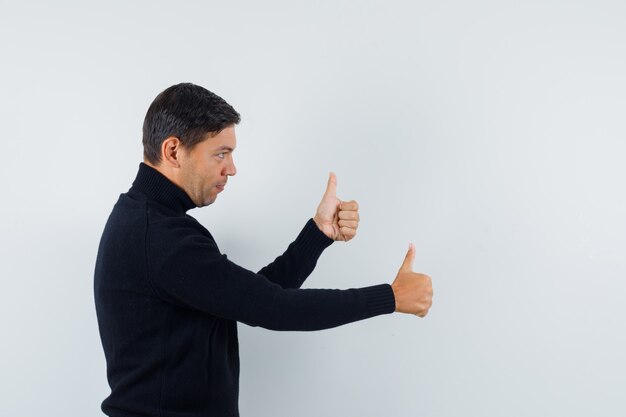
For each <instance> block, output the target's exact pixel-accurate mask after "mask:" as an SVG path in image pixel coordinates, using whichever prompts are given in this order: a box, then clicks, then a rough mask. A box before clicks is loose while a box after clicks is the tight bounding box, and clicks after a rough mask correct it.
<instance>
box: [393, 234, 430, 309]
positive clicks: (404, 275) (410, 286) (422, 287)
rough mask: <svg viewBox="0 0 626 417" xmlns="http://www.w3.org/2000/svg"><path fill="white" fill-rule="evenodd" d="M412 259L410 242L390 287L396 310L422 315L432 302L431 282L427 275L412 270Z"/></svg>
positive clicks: (413, 252) (413, 254) (413, 258)
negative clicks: (394, 298)
mask: <svg viewBox="0 0 626 417" xmlns="http://www.w3.org/2000/svg"><path fill="white" fill-rule="evenodd" d="M414 260H415V245H413V244H412V243H411V244H410V245H409V251H408V252H407V254H406V257H405V258H404V262H403V263H402V266H401V267H400V271H398V275H396V279H395V280H394V281H393V284H391V288H392V289H393V295H394V296H395V297H396V311H397V312H400V313H408V314H415V315H416V316H419V317H424V316H425V315H426V314H428V309H430V306H431V305H432V304H433V284H432V281H431V279H430V277H429V276H428V275H424V274H418V273H417V272H413V261H414Z"/></svg>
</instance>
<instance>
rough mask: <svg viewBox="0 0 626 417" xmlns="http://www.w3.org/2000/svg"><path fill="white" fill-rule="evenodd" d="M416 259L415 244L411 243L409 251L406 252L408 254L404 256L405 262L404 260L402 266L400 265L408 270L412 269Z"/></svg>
mask: <svg viewBox="0 0 626 417" xmlns="http://www.w3.org/2000/svg"><path fill="white" fill-rule="evenodd" d="M414 261H415V245H414V244H412V243H409V251H408V252H407V253H406V256H405V257H404V262H402V266H401V267H400V269H402V270H406V271H412V270H413V262H414Z"/></svg>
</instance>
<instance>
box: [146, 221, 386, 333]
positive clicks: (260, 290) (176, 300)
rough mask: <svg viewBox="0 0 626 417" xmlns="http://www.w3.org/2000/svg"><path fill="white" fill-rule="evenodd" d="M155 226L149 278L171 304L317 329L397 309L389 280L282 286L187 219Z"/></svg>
mask: <svg viewBox="0 0 626 417" xmlns="http://www.w3.org/2000/svg"><path fill="white" fill-rule="evenodd" d="M154 227H157V229H156V230H152V231H151V232H150V233H149V238H148V242H147V243H148V251H147V253H148V256H149V258H148V259H147V260H146V264H147V265H148V268H149V270H148V277H149V282H150V284H151V287H152V289H153V291H154V292H155V293H156V295H157V296H159V297H160V298H161V299H163V300H165V301H167V302H169V303H172V304H175V305H179V306H182V307H186V308H192V309H195V310H199V311H203V312H205V313H209V314H212V315H214V316H217V317H223V318H227V319H232V320H237V321H241V322H243V323H247V324H249V325H252V326H261V327H265V328H268V329H274V330H320V329H326V328H331V327H335V326H340V325H342V324H346V323H350V322H353V321H357V320H362V319H366V318H368V317H373V316H376V315H380V314H388V313H392V312H393V311H395V297H394V293H393V289H392V287H391V286H390V285H389V284H380V285H374V286H370V287H365V288H358V289H348V290H334V289H285V288H281V287H280V286H279V285H277V284H275V283H272V282H270V281H269V280H268V279H266V278H265V277H264V276H262V275H258V274H255V273H254V272H252V271H249V270H247V269H245V268H243V267H240V266H238V265H236V264H235V263H233V262H231V261H230V260H229V259H228V258H227V257H226V255H222V254H220V252H219V250H218V248H217V245H216V244H215V241H214V240H213V239H212V238H211V237H210V235H209V234H208V233H204V232H203V230H202V229H201V228H199V226H198V225H197V224H196V223H195V222H193V221H191V220H190V219H184V218H175V219H170V220H168V221H167V222H160V223H159V224H158V225H154ZM150 236H155V238H154V239H152V238H150ZM165 242H166V244H165Z"/></svg>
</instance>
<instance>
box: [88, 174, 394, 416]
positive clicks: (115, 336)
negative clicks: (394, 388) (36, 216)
mask: <svg viewBox="0 0 626 417" xmlns="http://www.w3.org/2000/svg"><path fill="white" fill-rule="evenodd" d="M193 207H195V205H194V203H193V202H192V201H191V199H190V198H189V196H187V194H186V193H185V192H184V191H183V190H181V189H180V188H178V187H177V186H176V185H174V184H173V183H172V182H170V181H169V180H168V179H167V178H166V177H164V176H163V175H161V174H160V173H159V172H158V171H156V170H155V169H153V168H151V167H149V166H148V165H145V164H143V163H142V164H141V165H140V166H139V172H138V174H137V178H136V179H135V181H134V183H133V185H132V187H131V188H130V190H129V191H128V192H127V193H125V194H122V195H121V196H120V198H119V200H118V201H117V203H116V204H115V206H114V207H113V211H112V213H111V215H110V216H109V219H108V221H107V223H106V226H105V228H104V232H103V234H102V239H101V241H100V247H99V250H98V257H97V260H96V267H95V277H94V291H95V303H96V312H97V315H98V325H99V328H100V336H101V339H102V345H103V348H104V353H105V357H106V361H107V377H108V381H109V385H110V386H111V394H110V395H109V396H108V397H107V398H106V399H105V400H104V401H103V403H102V410H103V411H104V413H105V414H107V415H109V416H155V417H156V416H159V417H169V416H176V417H183V416H184V417H191V416H203V417H208V416H219V417H222V416H238V415H239V412H238V391H239V353H238V342H237V325H236V322H237V321H240V322H243V323H246V324H248V325H251V326H261V327H265V328H268V329H274V330H319V329H327V328H331V327H335V326H339V325H342V324H345V323H349V322H354V321H357V320H362V319H366V318H368V317H373V316H376V315H380V314H386V313H391V312H393V311H394V309H395V300H394V296H393V291H392V290H391V287H390V286H389V285H388V284H381V285H376V286H372V287H367V288H360V289H349V290H323V289H299V288H300V286H301V285H302V283H303V282H304V280H305V279H306V277H307V276H308V275H309V274H310V273H311V271H313V268H314V267H315V264H316V262H317V259H318V257H319V256H320V255H321V253H322V251H323V250H324V249H325V248H326V247H328V246H329V245H330V244H331V243H332V240H331V239H329V238H328V237H326V236H325V235H324V234H323V233H322V232H321V231H320V230H319V229H318V228H317V226H316V225H315V223H314V222H313V220H311V219H310V220H309V221H308V222H307V223H306V225H305V226H304V228H303V230H302V231H301V232H300V234H299V235H298V237H297V238H296V240H295V241H294V242H293V243H291V244H290V245H289V247H288V248H287V250H286V251H285V253H284V254H283V255H281V256H279V257H278V258H276V260H274V262H272V263H271V264H269V265H268V266H266V267H264V268H263V269H261V270H260V271H259V272H258V273H254V272H252V271H249V270H247V269H245V268H242V267H240V266H238V265H236V264H234V263H233V262H231V261H230V260H229V259H228V258H227V257H226V255H225V254H222V253H221V252H220V250H219V248H218V247H217V244H216V243H215V240H214V239H213V237H212V236H211V234H210V233H209V231H208V230H207V229H205V228H204V227H203V226H202V225H200V224H199V223H198V222H197V221H196V220H195V219H194V218H193V217H191V216H189V215H187V214H186V211H187V210H189V209H191V208H193Z"/></svg>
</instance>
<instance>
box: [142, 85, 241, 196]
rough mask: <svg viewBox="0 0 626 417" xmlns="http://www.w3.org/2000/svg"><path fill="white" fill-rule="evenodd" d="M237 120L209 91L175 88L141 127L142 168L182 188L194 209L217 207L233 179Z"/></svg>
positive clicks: (155, 105) (159, 98) (156, 102)
mask: <svg viewBox="0 0 626 417" xmlns="http://www.w3.org/2000/svg"><path fill="white" fill-rule="evenodd" d="M239 120H240V117H239V114H238V113H237V112H236V111H235V109H233V108H232V107H231V106H230V105H229V104H228V103H226V101H224V100H223V99H222V98H220V97H219V96H217V95H215V94H213V93H212V92H210V91H208V90H207V89H205V88H203V87H200V86H197V85H194V84H190V83H184V84H177V85H174V86H171V87H169V88H168V89H166V90H165V91H163V92H162V93H161V94H159V95H158V96H157V97H156V98H155V99H154V101H153V102H152V104H151V105H150V108H149V109H148V113H147V114H146V118H145V120H144V124H143V148H144V162H145V163H146V164H148V165H150V166H152V167H153V168H156V169H157V170H158V171H159V172H161V173H162V174H163V175H165V176H166V177H167V178H168V179H169V180H170V181H172V182H173V183H174V184H176V185H178V186H179V187H180V188H182V189H183V190H184V191H185V192H186V193H187V194H188V195H189V197H190V198H191V199H192V200H193V202H194V203H195V204H196V206H198V207H202V206H206V205H209V204H211V203H213V202H214V201H215V199H216V198H217V193H219V192H220V191H222V190H223V185H225V184H226V181H227V177H228V176H231V175H235V174H236V172H237V170H236V168H235V165H234V163H233V159H232V152H233V150H234V149H235V147H236V137H235V128H234V125H235V124H237V123H239Z"/></svg>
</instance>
